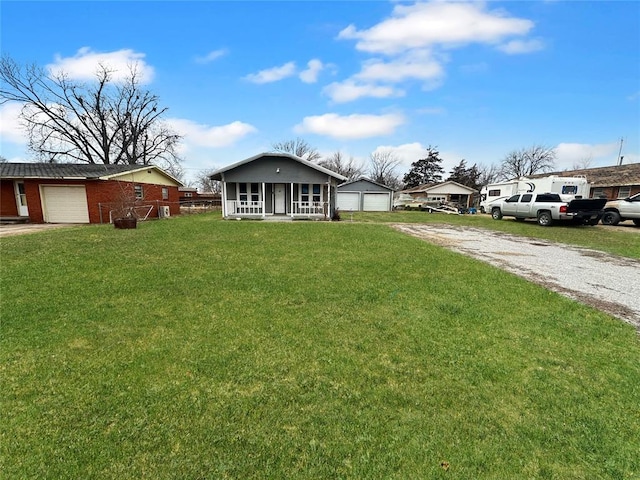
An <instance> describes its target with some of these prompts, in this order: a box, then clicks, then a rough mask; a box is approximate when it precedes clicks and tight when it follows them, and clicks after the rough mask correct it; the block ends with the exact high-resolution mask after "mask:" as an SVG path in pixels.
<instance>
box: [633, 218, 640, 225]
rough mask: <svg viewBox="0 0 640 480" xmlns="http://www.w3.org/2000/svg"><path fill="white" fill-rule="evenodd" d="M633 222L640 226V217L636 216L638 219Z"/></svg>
mask: <svg viewBox="0 0 640 480" xmlns="http://www.w3.org/2000/svg"><path fill="white" fill-rule="evenodd" d="M633 224H634V225H635V226H636V227H640V218H636V219H634V220H633Z"/></svg>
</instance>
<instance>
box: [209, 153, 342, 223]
mask: <svg viewBox="0 0 640 480" xmlns="http://www.w3.org/2000/svg"><path fill="white" fill-rule="evenodd" d="M211 179H212V180H218V181H220V182H222V215H223V217H224V218H263V219H264V218H266V217H278V216H280V217H284V218H286V217H289V218H292V219H294V218H311V219H330V218H331V217H332V216H333V213H334V211H335V208H336V187H337V184H338V183H340V182H342V181H344V180H346V178H345V177H343V176H342V175H340V174H338V173H335V172H332V171H331V170H328V169H326V168H323V167H321V166H320V165H317V164H315V163H312V162H309V161H307V160H304V159H302V158H300V157H297V156H295V155H291V154H288V153H275V152H273V153H260V154H258V155H255V156H253V157H250V158H247V159H245V160H242V161H240V162H237V163H234V164H233V165H229V166H228V167H225V168H221V169H220V170H217V171H216V172H214V173H213V174H212V175H211Z"/></svg>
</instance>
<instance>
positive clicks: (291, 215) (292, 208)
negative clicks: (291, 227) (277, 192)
mask: <svg viewBox="0 0 640 480" xmlns="http://www.w3.org/2000/svg"><path fill="white" fill-rule="evenodd" d="M290 185H291V206H290V208H291V210H290V211H291V218H293V182H291V183H290Z"/></svg>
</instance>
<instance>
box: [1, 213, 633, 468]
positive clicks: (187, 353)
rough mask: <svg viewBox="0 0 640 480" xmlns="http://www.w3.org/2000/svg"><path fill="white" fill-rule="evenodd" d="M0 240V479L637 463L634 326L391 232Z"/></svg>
mask: <svg viewBox="0 0 640 480" xmlns="http://www.w3.org/2000/svg"><path fill="white" fill-rule="evenodd" d="M409 213H416V214H419V213H420V212H409ZM423 215H424V214H423ZM427 215H428V214H427ZM343 219H345V216H344V215H343ZM495 223H498V222H495ZM502 223H503V224H505V225H506V224H507V222H506V221H503V222H502ZM513 223H514V224H515V222H513ZM520 227H521V225H520ZM535 228H536V231H541V230H545V231H547V230H550V229H542V228H541V227H537V226H535ZM0 246H1V248H2V250H1V255H2V257H1V262H0V280H1V287H2V289H1V292H2V298H1V302H2V303H1V307H2V317H1V322H2V323H1V338H0V369H1V370H0V378H1V379H2V385H1V392H2V393H1V394H0V395H1V396H0V472H2V473H1V474H0V477H2V478H11V479H13V478H51V479H59V478H82V479H109V478H117V479H119V480H123V479H129V478H131V479H141V478H148V479H165V478H167V479H169V478H176V479H178V478H180V479H183V478H189V479H200V478H237V479H249V478H260V479H262V478H273V479H282V478H291V479H312V478H316V479H325V478H353V479H364V478H370V479H380V478H396V479H410V478H411V479H414V478H435V479H437V478H456V479H475V478H482V479H507V478H541V479H542V478H557V479H596V478H606V479H608V478H612V479H636V478H638V477H639V476H640V441H639V440H638V439H640V409H639V408H638V406H639V405H640V341H639V337H638V334H637V332H636V331H634V329H633V328H632V327H631V326H629V325H627V324H625V323H623V322H621V321H619V320H616V319H614V318H612V317H609V316H607V315H605V314H602V313H599V312H597V311H595V310H593V309H591V308H587V307H585V306H582V305H580V304H578V303H575V302H572V301H571V300H568V299H566V298H564V297H561V296H559V295H557V294H554V293H551V292H549V291H546V290H544V289H543V288H541V287H538V286H536V285H533V284H530V283H528V282H526V281H524V280H521V279H519V278H517V277H515V276H513V275H510V274H507V273H504V272H502V271H500V270H498V269H496V268H493V267H490V266H487V265H485V264H482V263H480V262H477V261H474V260H471V259H469V258H466V257H463V256H461V255H458V254H455V253H453V252H449V251H447V250H444V249H442V248H439V247H437V246H433V245H430V244H429V243H426V242H423V241H420V240H418V239H415V238H412V237H408V236H404V235H402V234H401V233H399V232H396V231H394V230H392V229H391V228H388V227H387V226H385V225H381V224H374V223H356V222H354V223H351V222H348V221H343V222H339V223H325V222H293V223H265V222H248V221H242V222H233V221H221V220H220V219H219V214H213V215H209V214H204V215H199V216H192V217H181V218H172V219H170V220H166V221H153V222H145V223H143V224H140V225H139V228H138V229H137V230H115V229H114V228H113V227H110V226H89V227H82V228H71V229H63V230H56V231H50V232H46V233H39V234H31V235H24V236H18V237H8V238H2V239H0ZM506 285H508V286H509V289H508V290H509V292H508V293H507V294H505V295H504V296H503V297H501V298H499V297H497V296H496V295H491V294H489V292H490V291H492V290H495V289H496V288H500V287H501V286H502V287H504V286H506Z"/></svg>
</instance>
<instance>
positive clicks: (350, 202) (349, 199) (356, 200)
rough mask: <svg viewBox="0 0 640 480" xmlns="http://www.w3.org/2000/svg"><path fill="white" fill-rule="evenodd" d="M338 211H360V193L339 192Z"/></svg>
mask: <svg viewBox="0 0 640 480" xmlns="http://www.w3.org/2000/svg"><path fill="white" fill-rule="evenodd" d="M338 209H339V210H342V211H343V212H344V211H348V210H351V211H354V212H357V211H358V210H360V193H359V192H338Z"/></svg>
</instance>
